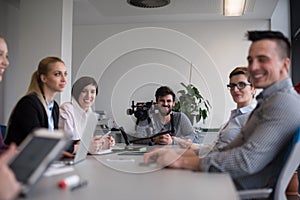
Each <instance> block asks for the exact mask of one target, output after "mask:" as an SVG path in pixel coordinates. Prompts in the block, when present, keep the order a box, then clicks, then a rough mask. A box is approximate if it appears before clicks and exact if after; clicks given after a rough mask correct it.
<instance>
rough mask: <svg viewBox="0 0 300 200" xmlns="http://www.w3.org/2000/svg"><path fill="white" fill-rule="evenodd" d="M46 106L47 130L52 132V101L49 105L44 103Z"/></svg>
mask: <svg viewBox="0 0 300 200" xmlns="http://www.w3.org/2000/svg"><path fill="white" fill-rule="evenodd" d="M46 106H47V114H48V130H49V131H53V130H54V120H53V116H52V110H53V106H54V101H51V102H50V103H48V102H47V101H46Z"/></svg>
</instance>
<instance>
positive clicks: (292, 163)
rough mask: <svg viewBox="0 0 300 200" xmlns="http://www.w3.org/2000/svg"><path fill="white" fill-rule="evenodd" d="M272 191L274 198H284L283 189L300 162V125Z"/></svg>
mask: <svg viewBox="0 0 300 200" xmlns="http://www.w3.org/2000/svg"><path fill="white" fill-rule="evenodd" d="M285 159H286V160H285V161H284V163H283V167H282V169H281V171H280V174H279V177H278V179H277V183H276V186H275V191H274V200H286V199H287V198H286V194H285V190H286V188H287V186H288V184H289V182H290V180H291V178H292V176H293V174H294V173H295V171H296V170H297V168H298V166H299V164H300V127H299V128H298V129H297V132H296V133H295V135H294V138H293V141H292V144H291V146H290V149H289V150H288V153H287V155H286V158H285Z"/></svg>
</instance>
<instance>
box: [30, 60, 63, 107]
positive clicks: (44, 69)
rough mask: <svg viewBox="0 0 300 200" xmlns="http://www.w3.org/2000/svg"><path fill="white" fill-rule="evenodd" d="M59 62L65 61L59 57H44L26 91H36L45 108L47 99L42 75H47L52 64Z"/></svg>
mask: <svg viewBox="0 0 300 200" xmlns="http://www.w3.org/2000/svg"><path fill="white" fill-rule="evenodd" d="M57 62H61V63H64V62H63V61H62V60H61V59H60V58H58V57H46V58H44V59H42V60H41V61H40V63H39V66H38V69H37V70H36V71H35V72H34V73H33V74H32V76H31V81H30V85H29V87H28V90H27V93H26V95H28V94H32V93H35V94H36V95H37V96H38V98H39V100H40V101H41V102H42V104H43V105H44V107H45V108H46V100H45V94H44V91H43V82H42V80H41V75H47V73H48V72H49V71H50V69H51V64H53V63H57Z"/></svg>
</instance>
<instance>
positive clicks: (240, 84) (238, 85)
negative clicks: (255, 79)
mask: <svg viewBox="0 0 300 200" xmlns="http://www.w3.org/2000/svg"><path fill="white" fill-rule="evenodd" d="M247 85H251V83H246V82H238V83H229V84H228V85H227V88H228V89H229V90H233V89H234V87H237V88H238V89H239V90H242V89H244V88H245V87H246V86H247Z"/></svg>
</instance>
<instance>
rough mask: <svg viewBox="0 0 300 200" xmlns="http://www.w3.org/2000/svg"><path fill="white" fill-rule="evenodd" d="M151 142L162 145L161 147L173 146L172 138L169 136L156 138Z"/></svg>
mask: <svg viewBox="0 0 300 200" xmlns="http://www.w3.org/2000/svg"><path fill="white" fill-rule="evenodd" d="M153 140H154V142H155V143H156V144H163V145H167V144H173V138H172V136H171V135H170V134H165V135H160V136H157V137H155V138H154V139H153Z"/></svg>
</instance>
